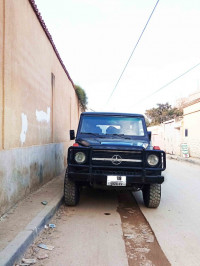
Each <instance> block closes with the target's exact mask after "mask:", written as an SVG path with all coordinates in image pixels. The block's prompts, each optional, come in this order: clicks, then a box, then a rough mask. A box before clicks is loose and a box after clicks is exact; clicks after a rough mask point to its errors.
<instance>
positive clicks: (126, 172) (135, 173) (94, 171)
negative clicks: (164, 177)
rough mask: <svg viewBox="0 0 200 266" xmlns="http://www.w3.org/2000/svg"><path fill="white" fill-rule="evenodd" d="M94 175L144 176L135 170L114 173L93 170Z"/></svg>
mask: <svg viewBox="0 0 200 266" xmlns="http://www.w3.org/2000/svg"><path fill="white" fill-rule="evenodd" d="M93 174H100V175H120V176H123V175H125V176H128V175H134V176H135V175H142V171H141V170H137V169H136V170H133V169H131V170H130V171H112V170H93Z"/></svg>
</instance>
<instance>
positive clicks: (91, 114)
mask: <svg viewBox="0 0 200 266" xmlns="http://www.w3.org/2000/svg"><path fill="white" fill-rule="evenodd" d="M81 115H89V116H130V117H144V116H143V115H142V114H131V113H112V112H83V113H81Z"/></svg>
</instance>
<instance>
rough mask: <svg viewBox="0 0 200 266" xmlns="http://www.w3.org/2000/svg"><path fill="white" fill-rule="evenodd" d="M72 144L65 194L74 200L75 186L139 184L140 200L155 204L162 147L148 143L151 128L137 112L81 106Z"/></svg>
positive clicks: (70, 202)
mask: <svg viewBox="0 0 200 266" xmlns="http://www.w3.org/2000/svg"><path fill="white" fill-rule="evenodd" d="M70 139H71V140H74V139H75V143H74V144H73V146H71V147H69V149H68V167H67V170H66V174H65V182H64V200H65V204H66V205H68V206H74V205H76V204H77V203H78V202H79V198H80V188H81V187H82V186H91V187H93V188H102V189H119V190H130V191H138V190H142V193H143V200H144V204H145V206H147V207H149V208H157V207H158V206H159V203H160V199H161V184H162V183H163V181H164V177H163V176H162V175H161V172H162V171H164V170H165V168H166V157H165V152H164V151H162V150H160V149H159V147H152V145H151V132H148V131H147V127H146V123H145V118H144V116H143V115H140V114H124V113H97V112H84V113H82V114H81V116H80V121H79V126H78V130H77V134H76V137H75V132H74V130H70Z"/></svg>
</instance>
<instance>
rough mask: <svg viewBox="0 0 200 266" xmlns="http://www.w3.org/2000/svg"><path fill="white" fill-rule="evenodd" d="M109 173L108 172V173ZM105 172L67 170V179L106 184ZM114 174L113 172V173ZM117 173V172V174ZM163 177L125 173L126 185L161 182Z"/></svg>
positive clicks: (94, 184) (97, 184)
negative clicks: (91, 172)
mask: <svg viewBox="0 0 200 266" xmlns="http://www.w3.org/2000/svg"><path fill="white" fill-rule="evenodd" d="M108 175H110V174H108ZM108 175H106V174H94V173H93V174H90V173H74V172H70V171H68V177H69V179H72V180H73V181H75V182H77V183H83V184H90V185H92V186H107V176H108ZM113 175H114V174H113ZM117 175H119V174H117ZM163 182H164V177H163V176H161V175H145V176H142V175H126V187H132V186H135V185H143V184H155V183H156V184H162V183H163Z"/></svg>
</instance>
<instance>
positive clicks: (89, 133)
mask: <svg viewBox="0 0 200 266" xmlns="http://www.w3.org/2000/svg"><path fill="white" fill-rule="evenodd" d="M81 134H87V135H92V136H95V137H98V138H103V136H102V135H99V134H97V133H91V132H81Z"/></svg>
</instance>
